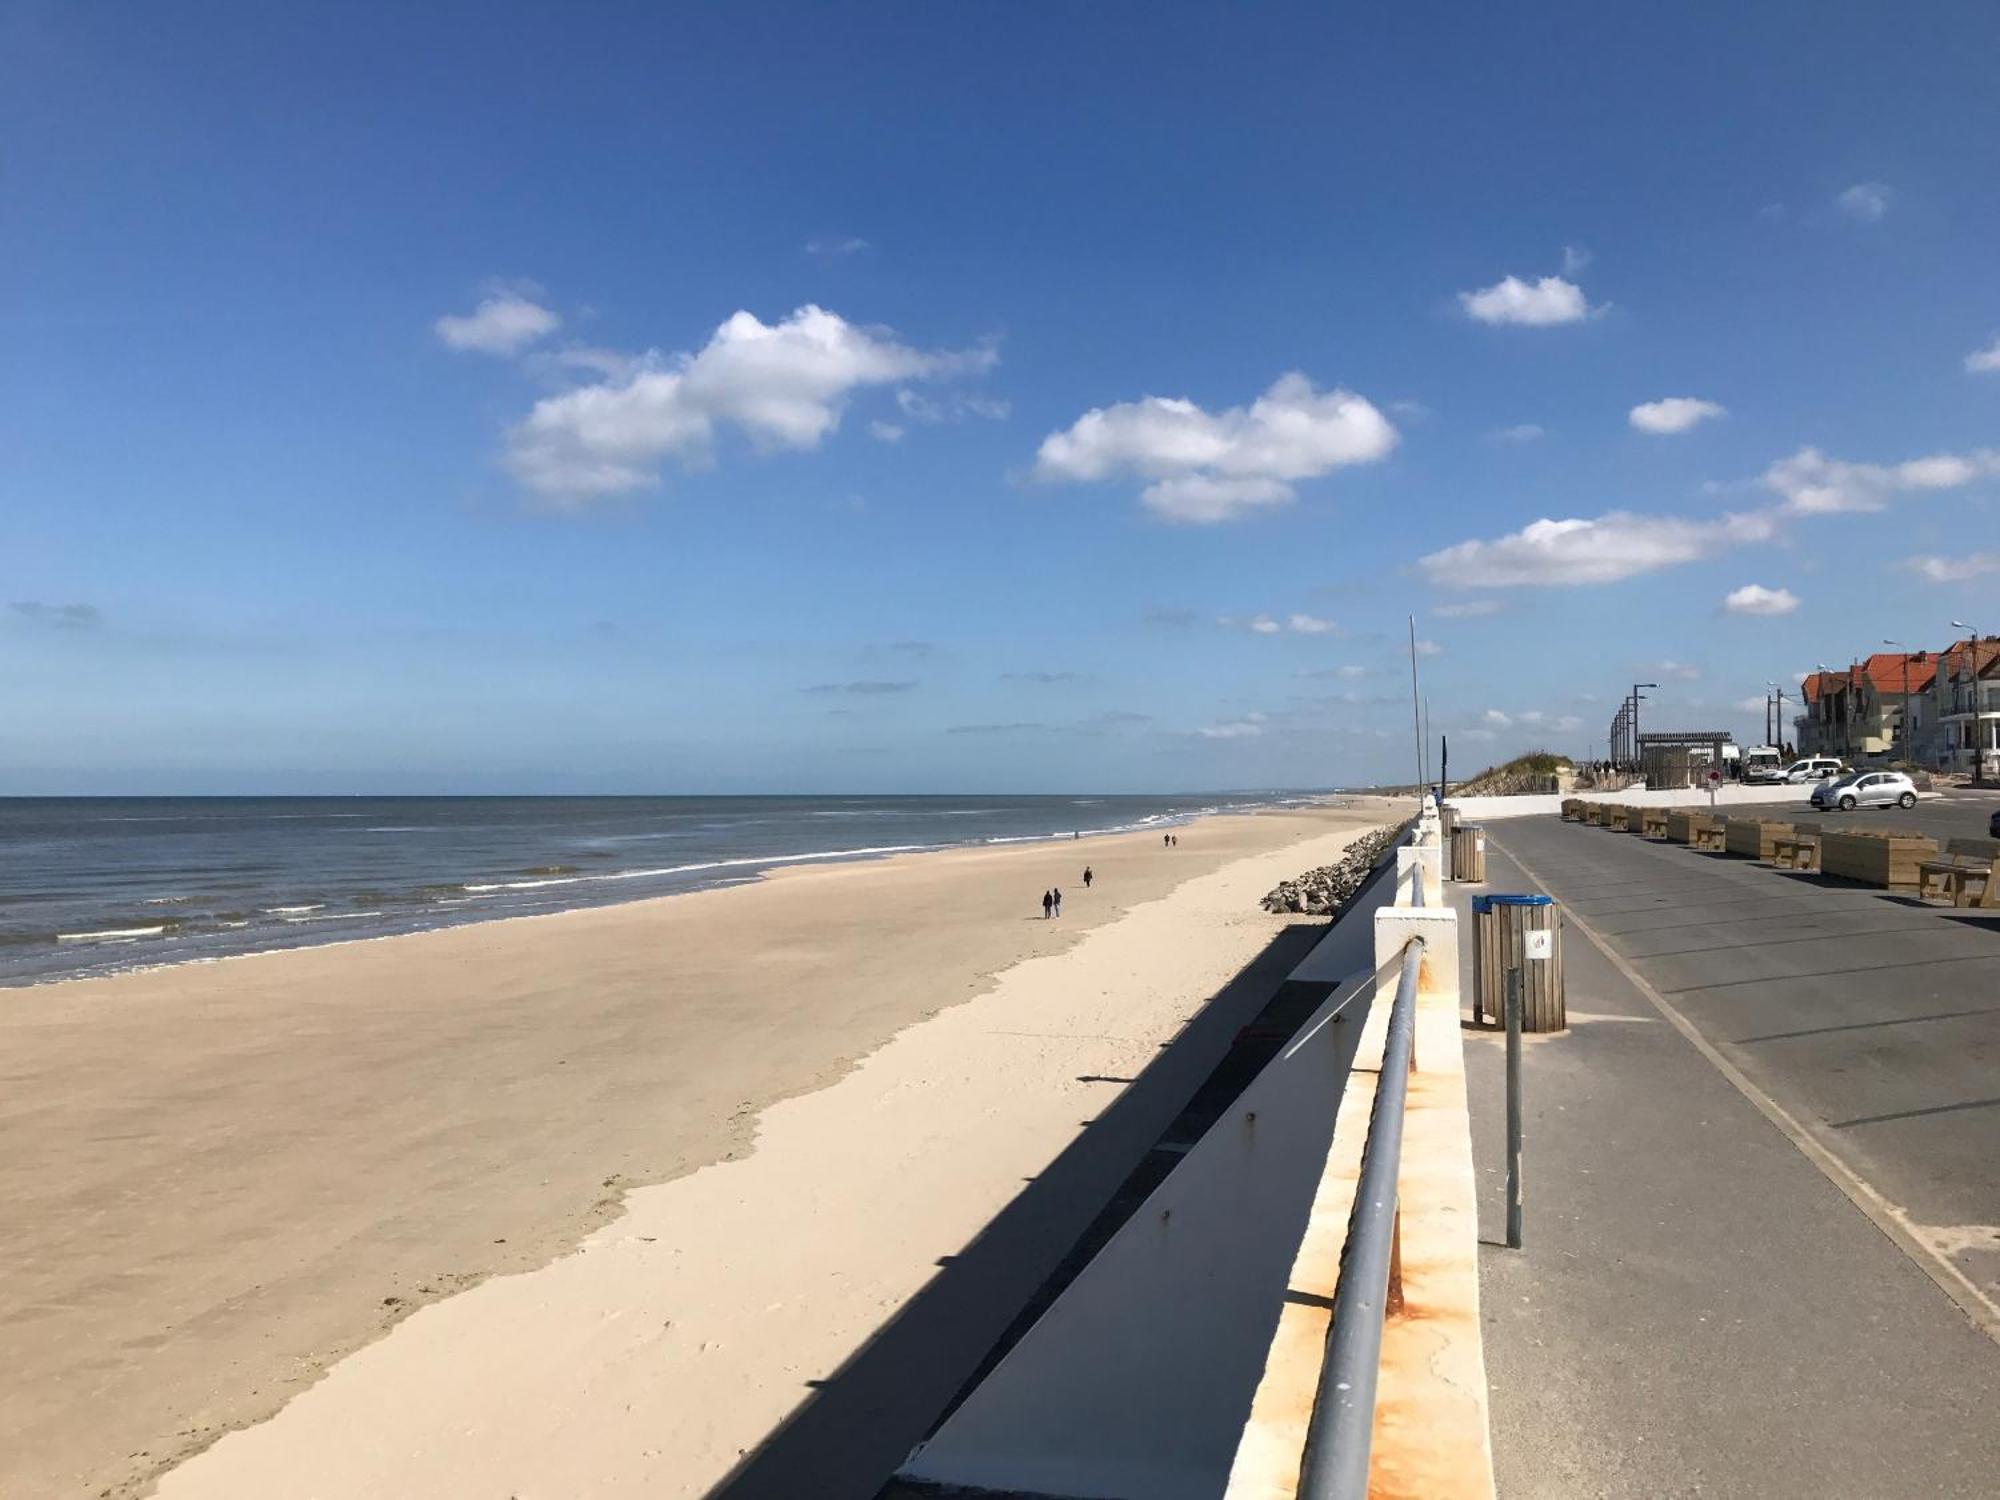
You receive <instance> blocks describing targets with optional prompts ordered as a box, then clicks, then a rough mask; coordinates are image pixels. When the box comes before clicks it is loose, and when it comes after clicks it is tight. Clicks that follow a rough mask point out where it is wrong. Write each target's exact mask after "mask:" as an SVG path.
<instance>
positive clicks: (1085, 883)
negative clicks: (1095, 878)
mask: <svg viewBox="0 0 2000 1500" xmlns="http://www.w3.org/2000/svg"><path fill="white" fill-rule="evenodd" d="M1083 888H1084V889H1085V890H1086V891H1087V890H1089V889H1090V866H1089V865H1085V866H1084V867H1083Z"/></svg>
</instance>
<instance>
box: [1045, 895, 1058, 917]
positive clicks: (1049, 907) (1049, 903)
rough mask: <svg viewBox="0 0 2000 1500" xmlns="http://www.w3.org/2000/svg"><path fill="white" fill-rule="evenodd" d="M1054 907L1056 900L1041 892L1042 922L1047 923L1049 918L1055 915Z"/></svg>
mask: <svg viewBox="0 0 2000 1500" xmlns="http://www.w3.org/2000/svg"><path fill="white" fill-rule="evenodd" d="M1055 906H1056V898H1055V897H1054V896H1052V895H1050V894H1049V893H1048V892H1047V891H1043V892H1042V920H1043V921H1044V922H1046V921H1048V919H1049V918H1050V917H1051V916H1053V915H1054V914H1055Z"/></svg>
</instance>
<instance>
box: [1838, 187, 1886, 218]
mask: <svg viewBox="0 0 2000 1500" xmlns="http://www.w3.org/2000/svg"><path fill="white" fill-rule="evenodd" d="M1893 196H1895V191H1894V189H1892V188H1891V187H1890V186H1889V184H1888V183H1886V182H1857V183H1855V184H1854V186H1853V187H1851V188H1848V189H1847V190H1846V191H1844V192H1843V193H1841V195H1840V196H1839V197H1838V198H1835V199H1834V200H1833V201H1834V202H1835V203H1836V204H1838V205H1839V206H1840V211H1841V212H1842V213H1844V214H1847V215H1848V216H1849V217H1851V218H1856V219H1860V220H1861V221H1862V222H1864V223H1868V224H1873V223H1875V222H1876V221H1877V220H1879V219H1880V218H1881V217H1882V216H1883V215H1884V214H1886V213H1887V212H1888V211H1889V200H1890V198H1892V197H1893Z"/></svg>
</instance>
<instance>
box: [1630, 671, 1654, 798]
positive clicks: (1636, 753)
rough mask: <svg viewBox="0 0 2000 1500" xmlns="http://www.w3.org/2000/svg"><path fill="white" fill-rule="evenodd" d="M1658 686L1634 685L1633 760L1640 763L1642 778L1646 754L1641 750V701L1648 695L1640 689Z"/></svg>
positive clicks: (1650, 684)
mask: <svg viewBox="0 0 2000 1500" xmlns="http://www.w3.org/2000/svg"><path fill="white" fill-rule="evenodd" d="M1658 686H1659V684H1658V683H1657V682H1635V683H1633V684H1632V759H1633V760H1634V761H1636V762H1637V763H1638V766H1639V774H1640V775H1641V776H1643V775H1645V772H1646V761H1645V756H1644V754H1643V753H1642V752H1641V751H1640V749H1639V701H1640V699H1642V698H1644V697H1645V696H1646V695H1645V694H1644V693H1642V692H1640V691H1639V689H1640V688H1656V687H1658Z"/></svg>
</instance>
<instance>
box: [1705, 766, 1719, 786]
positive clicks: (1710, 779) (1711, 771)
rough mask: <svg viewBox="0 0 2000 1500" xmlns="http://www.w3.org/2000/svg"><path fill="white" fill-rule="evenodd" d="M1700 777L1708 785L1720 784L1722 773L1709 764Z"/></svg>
mask: <svg viewBox="0 0 2000 1500" xmlns="http://www.w3.org/2000/svg"><path fill="white" fill-rule="evenodd" d="M1701 779H1702V780H1703V781H1705V782H1707V783H1708V784H1709V785H1710V786H1721V785H1722V773H1721V772H1720V771H1718V770H1716V769H1715V767H1714V766H1710V767H1709V768H1708V770H1707V771H1706V772H1705V773H1704V774H1703V776H1702V778H1701Z"/></svg>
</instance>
